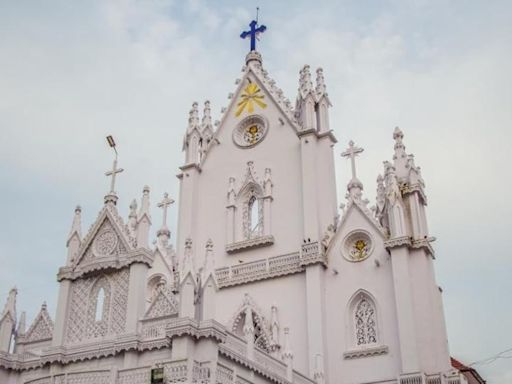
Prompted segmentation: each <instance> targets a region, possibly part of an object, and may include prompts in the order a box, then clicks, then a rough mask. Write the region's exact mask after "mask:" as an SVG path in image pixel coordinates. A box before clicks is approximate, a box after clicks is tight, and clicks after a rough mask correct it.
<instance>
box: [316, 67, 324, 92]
mask: <svg viewBox="0 0 512 384" xmlns="http://www.w3.org/2000/svg"><path fill="white" fill-rule="evenodd" d="M316 94H317V96H318V98H320V97H321V96H324V95H327V92H326V87H325V79H324V70H323V69H322V68H318V69H317V70H316Z"/></svg>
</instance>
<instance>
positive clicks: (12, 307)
mask: <svg viewBox="0 0 512 384" xmlns="http://www.w3.org/2000/svg"><path fill="white" fill-rule="evenodd" d="M17 295H18V289H17V288H16V287H13V288H11V290H10V291H9V296H8V297H7V302H6V303H5V306H4V310H3V311H2V315H1V316H0V322H1V321H3V319H4V318H5V317H6V316H10V317H11V318H12V320H13V321H14V322H15V321H16V296H17Z"/></svg>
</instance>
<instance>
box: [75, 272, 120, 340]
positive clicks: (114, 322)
mask: <svg viewBox="0 0 512 384" xmlns="http://www.w3.org/2000/svg"><path fill="white" fill-rule="evenodd" d="M129 276H130V271H129V269H128V268H125V269H122V270H120V271H118V272H112V273H111V274H110V275H108V277H106V276H101V277H99V278H98V277H97V276H90V277H87V278H84V279H80V280H77V281H75V282H73V284H72V288H71V302H70V309H69V314H68V321H67V322H66V324H67V330H66V342H67V343H78V342H81V341H83V340H86V339H90V338H95V337H100V336H105V335H107V334H120V333H122V332H124V327H125V321H126V306H127V302H128V283H129ZM100 289H104V291H105V301H104V304H103V317H102V320H101V321H99V322H97V321H96V316H95V314H96V304H97V303H96V299H97V293H98V292H99V290H100Z"/></svg>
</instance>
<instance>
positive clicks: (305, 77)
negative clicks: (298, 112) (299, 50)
mask: <svg viewBox="0 0 512 384" xmlns="http://www.w3.org/2000/svg"><path fill="white" fill-rule="evenodd" d="M309 69H310V67H309V65H307V64H306V65H304V67H303V68H302V69H301V71H300V72H299V73H300V78H299V93H300V95H301V96H302V98H303V99H305V98H306V95H307V94H308V93H310V92H313V82H312V81H311V72H310V71H309Z"/></svg>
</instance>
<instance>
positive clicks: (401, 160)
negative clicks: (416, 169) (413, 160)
mask: <svg viewBox="0 0 512 384" xmlns="http://www.w3.org/2000/svg"><path fill="white" fill-rule="evenodd" d="M403 138H404V134H403V133H402V131H401V130H400V128H398V127H395V130H394V131H393V140H395V153H394V155H393V163H394V165H395V171H396V174H397V176H398V178H399V179H402V178H404V177H407V173H408V172H407V161H408V156H407V153H405V145H404V143H403V141H402V140H403Z"/></svg>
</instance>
